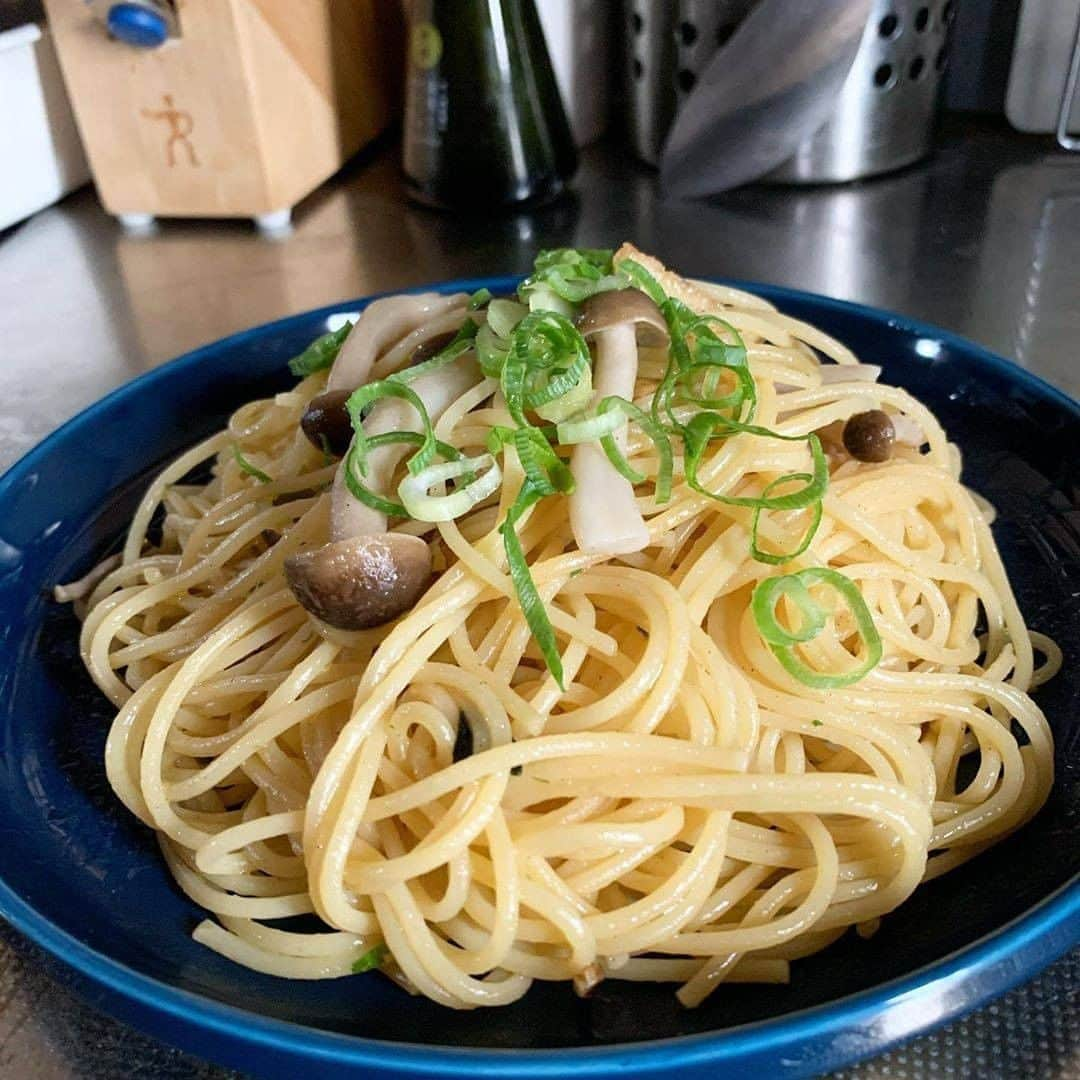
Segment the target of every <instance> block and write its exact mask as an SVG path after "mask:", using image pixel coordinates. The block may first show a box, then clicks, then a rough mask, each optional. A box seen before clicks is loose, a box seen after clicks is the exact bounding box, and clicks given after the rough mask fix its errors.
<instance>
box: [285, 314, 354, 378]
mask: <svg viewBox="0 0 1080 1080" xmlns="http://www.w3.org/2000/svg"><path fill="white" fill-rule="evenodd" d="M352 328H353V324H352V323H351V322H347V323H345V325H344V326H342V327H340V328H339V329H337V330H332V331H331V332H330V333H329V334H323V335H322V337H317V338H316V339H315V340H314V341H313V342H312V343H311V344H310V345H309V346H308V347H307V348H306V349H305V350H304V351H303V352H302V353H300V355H299V356H294V357H293V358H292V359H291V360H290V361H289V370H290V371H291V372H292V373H293V374H294V375H296V376H297V377H298V378H301V379H302V378H304V377H305V376H307V375H313V374H314V373H315V372H316V371H322V370H323V369H324V368H328V367H330V366H331V365H332V364H333V362H334V361H335V360H336V359H337V354H338V353H339V352H340V351H341V346H342V345H344V344H345V339H346V338H347V337H348V336H349V331H350V330H352Z"/></svg>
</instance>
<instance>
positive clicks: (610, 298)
mask: <svg viewBox="0 0 1080 1080" xmlns="http://www.w3.org/2000/svg"><path fill="white" fill-rule="evenodd" d="M625 326H630V327H633V328H634V330H635V336H636V339H637V344H638V345H647V346H652V347H654V348H655V347H657V346H660V345H666V344H667V343H668V341H669V340H670V338H669V336H668V327H667V322H666V321H665V320H664V315H663V313H662V312H661V310H660V308H659V307H657V306H656V302H655V301H654V300H653V299H652V298H651V297H649V296H646V294H645V293H643V292H642V291H641V290H640V289H614V290H611V291H609V292H598V293H594V294H593V295H592V296H590V297H588V298H587V299H586V300H585V301H584V302H583V303H582V305H581V310H580V311H579V312H578V317H577V328H578V331H579V332H580V333H581V336H582V337H583V338H586V339H588V338H591V337H594V336H595V335H596V334H602V333H604V332H605V331H608V330H613V329H616V328H619V327H625Z"/></svg>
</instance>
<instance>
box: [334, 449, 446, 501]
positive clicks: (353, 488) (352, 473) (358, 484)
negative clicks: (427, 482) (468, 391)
mask: <svg viewBox="0 0 1080 1080" xmlns="http://www.w3.org/2000/svg"><path fill="white" fill-rule="evenodd" d="M393 443H406V444H408V445H409V446H422V445H423V444H424V436H423V435H421V434H420V433H419V432H417V431H385V432H383V433H382V434H380V435H372V436H371V437H370V438H369V439H368V440H367V449H368V451H371V450H375V449H377V448H378V447H380V446H389V445H391V444H393ZM355 449H356V440H355V439H354V440H353V442H352V444H351V445H350V446H349V451H348V453H347V454H346V455H345V460H344V461H343V462H342V463H341V467H342V468H343V469H344V470H345V473H344V477H345V486H346V487H347V488H348V489H349V493H350V494H351V495H352V496H353V498H355V499H357V500H358V501H360V502H362V503H363V504H364V505H365V506H370V507H371V509H372V510H378V511H379V512H380V513H382V514H386V515H387V516H388V517H408V516H409V514H408V511H406V509H405V507H404V506H403V505H402V504H401V503H399V502H396V501H395V500H393V499H388V498H386V497H385V496H383V495H379V494H377V493H376V492H374V491H372V490H371V489H370V488H367V487H365V486H364V483H363V481H362V480H361V479H360V476H359V475H357V474H358V472H359V466H358V465H357V464H356V462H355V459H354V452H355ZM435 449H436V451H437V452H438V454H439V456H440V457H442V458H444V459H445V460H446V461H457V460H458V459H459V458H460V457H461V456H462V455H461V451H460V450H458V448H457V447H456V446H450V445H449V443H444V442H442V441H441V440H436V442H435Z"/></svg>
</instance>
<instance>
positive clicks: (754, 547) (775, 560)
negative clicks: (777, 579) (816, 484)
mask: <svg viewBox="0 0 1080 1080" xmlns="http://www.w3.org/2000/svg"><path fill="white" fill-rule="evenodd" d="M813 479H814V478H813V477H812V476H811V475H810V474H809V473H788V474H787V475H786V476H781V477H780V478H779V479H777V480H774V481H773V482H772V483H771V484H769V485H767V486H766V487H765V489H764V490H763V491H762V492H761V494H762V495H765V496H767V495H768V494H769V492H770V491H772V490H773V489H774V488H776V487H779V486H780V485H781V484H784V483H788V482H789V481H792V480H806V481H813ZM762 509H763V507H761V506H755V507H754V521H753V524H752V526H751V528H750V554H751V555H753V557H754V558H755V559H757V561H758V562H763V563H769V564H771V565H772V566H779V565H780V564H781V563H786V562H790V561H791V560H792V559H794V558H796V557H797V556H799V555H801V554H802V553H803V552H804V551H805V550H806V549H807V548H808V547H809V546H810V544H811V542H812V541H813V539H814V537H815V536H816V535H817V531H818V527H819V526H820V525H821V514H822V511H823V509H824V506H823V504H822V501H821V499H818V500H817V502H814V503H811V504H810V524H809V525H808V526H807V529H806V532H805V533H804V534H803V538H802V540H800V541H799V546H798V547H797V548H795V549H794V550H793V551H787V552H781V553H780V554H777V555H774V554H772V553H771V552H768V551H762V550H761V547H760V545H759V544H758V526H759V525H760V524H761V511H762Z"/></svg>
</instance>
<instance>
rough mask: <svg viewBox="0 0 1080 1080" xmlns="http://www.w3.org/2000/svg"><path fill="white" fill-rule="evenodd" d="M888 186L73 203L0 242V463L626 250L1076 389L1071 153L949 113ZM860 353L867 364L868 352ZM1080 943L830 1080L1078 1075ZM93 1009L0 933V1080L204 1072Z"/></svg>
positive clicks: (371, 180)
mask: <svg viewBox="0 0 1080 1080" xmlns="http://www.w3.org/2000/svg"><path fill="white" fill-rule="evenodd" d="M939 142H940V145H939V149H938V151H937V153H936V154H935V155H934V156H933V157H932V158H931V159H930V160H928V161H927V162H925V163H923V164H921V165H918V166H915V167H913V168H910V169H908V170H906V171H904V172H902V173H898V174H895V175H893V176H888V177H884V178H880V179H877V180H874V181H869V182H865V183H862V184H857V185H849V186H844V187H829V188H813V189H809V188H765V187H755V188H749V189H744V190H742V191H739V192H735V193H732V194H729V195H727V196H724V197H722V198H717V199H714V200H711V201H709V202H674V203H673V202H668V201H665V200H663V199H661V198H660V197H659V196H658V193H657V190H656V180H655V175H654V174H653V173H652V172H651V171H649V170H648V169H646V168H645V167H643V166H640V165H637V164H636V163H634V162H633V161H632V160H631V159H630V158H629V157H628V156H627V155H626V154H625V153H624V152H622V151H621V150H620V149H619V148H618V147H617V146H616V145H615V144H613V143H611V144H601V145H600V146H596V147H592V148H590V149H588V150H587V151H585V153H584V155H583V162H582V167H581V171H580V173H579V175H578V178H577V180H576V182H575V185H574V193H573V194H572V195H571V196H569V197H568V198H566V199H564V200H563V201H562V202H560V203H557V204H555V205H552V206H549V207H546V208H543V209H540V210H536V211H531V212H527V213H516V214H511V215H508V216H502V217H500V216H496V215H494V214H492V215H484V216H481V217H477V218H473V219H466V218H462V217H459V216H446V215H440V214H438V213H435V212H433V211H429V210H424V209H420V208H418V207H415V206H412V205H410V204H408V203H407V202H406V201H405V199H404V196H403V194H402V190H401V185H400V181H399V176H398V170H397V156H396V150H395V147H394V146H393V144H392V143H390V142H384V143H383V144H382V145H381V146H378V147H376V148H374V149H373V150H370V151H368V152H367V153H365V154H364V155H362V156H361V158H360V159H358V160H357V161H355V162H353V163H352V164H350V165H349V166H348V167H347V168H346V169H345V170H344V172H343V173H341V174H340V175H339V176H337V177H336V178H334V179H333V180H331V181H330V182H329V183H327V184H326V185H325V186H324V187H322V188H321V189H320V190H319V191H317V192H316V193H315V194H313V195H312V196H310V197H309V198H308V199H307V200H305V201H304V202H303V203H302V204H301V205H300V206H299V207H298V208H297V211H296V214H295V229H294V231H293V232H292V234H291V235H289V236H286V237H281V238H278V239H265V238H261V237H259V236H258V235H256V234H255V232H254V231H253V229H252V226H251V225H250V224H249V223H246V222H209V221H200V222H163V223H162V224H161V225H160V228H159V229H158V231H157V232H155V233H154V234H152V235H148V236H141V237H136V236H131V235H125V234H124V233H123V232H122V231H121V230H120V229H119V227H118V226H117V225H116V224H115V223H114V222H113V221H112V220H111V219H110V218H109V217H107V216H106V215H105V214H104V213H103V212H102V210H101V209H100V207H99V205H98V203H97V201H96V199H95V197H94V194H93V191H92V190H91V189H84V190H83V191H81V192H78V193H76V194H75V195H73V196H71V197H69V198H68V199H66V200H64V201H63V202H62V203H61V204H60V205H58V206H56V207H54V208H52V209H49V210H46V211H44V212H43V213H41V214H38V215H37V216H36V217H34V218H32V219H31V220H29V221H27V222H25V223H24V224H22V225H20V226H17V227H15V228H14V229H11V230H9V231H8V232H6V233H3V234H0V350H2V359H0V467H2V466H5V465H7V464H8V463H10V462H11V461H13V460H14V459H15V458H16V457H17V456H18V455H19V454H21V453H22V452H23V451H25V450H27V449H28V448H29V447H30V446H32V445H33V444H34V443H35V442H37V441H38V440H39V439H40V438H41V437H42V436H44V435H45V434H46V433H48V432H49V431H50V430H52V429H53V428H54V427H56V425H57V424H59V423H60V422H61V421H63V420H65V419H66V418H68V417H69V416H71V415H73V414H74V413H75V412H77V411H78V410H80V409H81V408H82V407H83V406H85V405H87V404H89V403H90V402H92V401H93V400H95V399H96V398H98V397H100V396H101V395H102V394H103V393H105V391H107V390H109V389H111V388H112V387H114V386H116V385H118V384H119V383H122V382H124V381H125V380H127V379H130V378H131V377H132V376H134V375H136V374H138V373H139V372H140V371H145V370H146V369H147V368H150V367H153V366H154V365H156V364H160V363H161V362H162V361H165V360H168V359H169V358H170V357H173V356H176V355H177V354H178V353H182V352H184V351H186V350H188V349H191V348H194V347H195V346H197V345H201V344H203V343H205V342H208V341H211V340H213V339H215V338H218V337H221V336H222V335H224V334H228V333H231V332H233V331H234V330H239V329H241V328H243V327H247V326H251V325H253V324H256V323H260V322H263V321H266V320H268V319H274V318H277V317H279V316H281V315H285V314H288V313H291V312H296V311H301V310H303V309H305V308H309V307H314V306H317V305H321V304H327V303H330V302H333V301H337V300H344V299H347V298H353V297H357V296H362V295H364V294H365V293H370V292H375V291H380V290H386V289H394V288H398V287H401V286H405V285H414V284H419V283H422V282H428V281H436V280H439V279H441V278H447V277H454V276H465V275H468V276H472V275H479V274H488V273H496V272H516V271H524V270H526V269H527V268H528V267H529V264H530V262H531V260H532V257H533V254H534V252H535V250H536V249H537V248H538V247H541V246H543V247H554V246H560V245H588V246H613V245H615V244H617V243H619V242H620V241H621V240H622V239H624V238H627V239H631V240H633V241H634V242H636V243H637V244H638V245H639V246H640V247H643V248H644V249H646V250H648V251H652V252H655V253H656V254H658V255H659V256H660V257H661V258H663V259H665V260H667V261H669V262H670V263H672V264H674V265H675V266H677V267H679V268H680V269H681V270H682V271H684V272H686V273H690V274H695V275H713V274H715V275H724V276H730V277H738V278H746V279H751V280H758V281H768V282H774V283H778V284H783V285H792V286H797V287H799V288H803V289H810V290H814V291H816V292H822V293H826V294H828V295H830V296H836V297H842V298H845V299H851V300H858V301H861V302H863V303H867V304H874V305H879V306H881V307H885V308H890V309H893V310H895V311H899V312H902V313H904V314H907V315H912V316H916V317H918V318H922V319H925V320H927V321H929V322H933V323H937V324H939V325H941V326H944V327H947V328H948V329H950V330H954V331H958V332H959V333H961V334H964V335H966V336H968V337H970V338H972V339H974V340H975V341H977V342H979V343H981V344H983V345H986V346H989V347H990V348H991V349H994V350H995V351H997V352H999V353H1002V354H1004V355H1006V356H1010V357H1012V358H1014V359H1015V360H1017V361H1018V362H1019V363H1021V364H1022V365H1024V366H1025V367H1028V368H1030V369H1031V370H1033V371H1035V372H1037V373H1038V374H1040V375H1042V376H1043V377H1044V378H1046V379H1048V380H1049V381H1050V382H1052V383H1055V384H1056V385H1058V386H1060V387H1062V388H1064V389H1065V390H1067V391H1068V392H1069V393H1071V394H1073V395H1074V396H1080V356H1078V348H1077V342H1078V341H1080V159H1076V158H1069V157H1068V156H1066V155H1063V154H1060V153H1055V152H1053V151H1052V150H1051V148H1050V145H1049V142H1048V140H1045V139H1029V138H1022V137H1020V136H1017V135H1015V134H1012V133H1010V132H1008V131H1007V130H1005V129H1003V128H999V127H996V126H993V125H989V124H982V123H974V122H970V121H965V122H960V121H952V122H950V123H949V124H947V125H946V127H945V129H944V131H943V133H942V135H941V138H940V140H939ZM869 359H872V358H869ZM1078 999H1080V952H1077V953H1075V954H1073V955H1072V956H1070V957H1066V958H1064V959H1063V960H1061V961H1059V962H1058V963H1057V964H1056V965H1054V966H1053V967H1052V968H1050V969H1048V971H1047V972H1045V973H1044V974H1043V975H1042V976H1041V977H1039V978H1038V979H1037V980H1036V981H1035V982H1033V983H1030V984H1028V985H1027V986H1025V987H1021V988H1020V989H1019V990H1016V991H1014V992H1013V993H1012V994H1011V995H1009V996H1007V997H1005V998H1002V999H1001V1000H1000V1001H999V1002H997V1003H995V1004H994V1005H991V1006H989V1007H988V1008H986V1009H984V1010H982V1011H981V1012H979V1013H976V1014H974V1015H973V1016H972V1017H969V1018H967V1019H965V1020H961V1021H959V1022H956V1023H953V1024H952V1025H950V1026H948V1027H946V1028H944V1029H942V1030H941V1031H939V1032H936V1033H934V1034H931V1035H929V1036H924V1037H923V1038H921V1039H918V1040H915V1041H914V1042H911V1043H909V1044H908V1045H906V1046H904V1047H901V1048H900V1049H899V1050H895V1051H893V1052H892V1053H890V1054H887V1055H885V1056H883V1057H880V1058H877V1059H875V1060H872V1061H870V1062H867V1063H864V1064H862V1065H860V1066H857V1067H855V1068H852V1069H850V1070H847V1071H845V1072H844V1073H843V1074H842V1075H843V1076H844V1077H846V1078H860V1080H867V1078H871V1077H891V1078H897V1077H935V1078H936V1077H939V1076H940V1077H953V1076H955V1077H969V1076H971V1077H974V1076H979V1077H989V1076H993V1077H1011V1076H1017V1077H1019V1076H1025V1077H1052V1078H1055V1080H1064V1078H1080V1008H1078V1005H1080V1000H1078ZM228 1075H232V1074H228V1073H226V1072H224V1071H222V1070H219V1069H217V1068H216V1067H214V1066H211V1065H207V1064H204V1063H202V1062H200V1061H198V1060H196V1059H195V1058H192V1057H188V1056H186V1055H183V1054H180V1053H179V1052H177V1051H174V1050H171V1049H169V1048H166V1047H164V1046H163V1045H161V1044H160V1043H157V1042H156V1041H153V1040H150V1039H148V1038H146V1037H144V1036H142V1035H140V1034H137V1033H136V1032H134V1031H131V1030H130V1029H128V1028H126V1027H124V1026H122V1025H120V1024H118V1023H115V1022H114V1021H112V1020H110V1019H108V1018H106V1017H104V1016H102V1015H100V1014H98V1013H97V1012H95V1011H93V1010H92V1009H90V1008H89V1007H88V1006H86V1005H84V1004H82V1003H81V1002H80V1001H78V1000H77V999H76V998H75V997H74V996H73V995H72V993H71V992H70V991H69V990H68V989H66V988H65V986H63V985H62V983H61V982H58V981H56V980H55V978H54V976H53V975H51V974H48V973H46V972H45V971H44V970H43V965H42V963H41V960H40V956H39V953H38V951H37V949H36V947H34V946H32V945H30V944H29V943H27V942H25V941H23V940H21V939H20V938H18V937H17V935H15V934H14V933H13V932H12V931H11V930H10V929H9V928H6V927H3V928H0V1077H11V1078H26V1080H54V1078H55V1080H61V1078H63V1080H67V1078H73V1077H92V1078H106V1077H108V1078H110V1080H112V1078H114V1077H142V1076H146V1077H206V1078H210V1077H214V1078H218V1077H224V1076H228Z"/></svg>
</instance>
